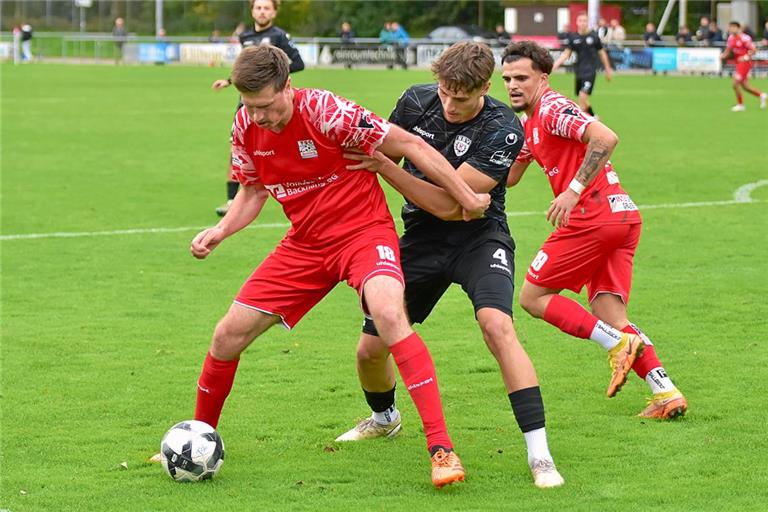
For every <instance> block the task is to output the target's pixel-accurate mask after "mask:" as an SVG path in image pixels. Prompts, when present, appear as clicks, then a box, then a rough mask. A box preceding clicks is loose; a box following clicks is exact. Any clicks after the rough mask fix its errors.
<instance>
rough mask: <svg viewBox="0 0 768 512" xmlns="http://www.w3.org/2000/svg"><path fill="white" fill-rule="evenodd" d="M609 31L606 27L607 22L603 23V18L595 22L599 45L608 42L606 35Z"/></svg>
mask: <svg viewBox="0 0 768 512" xmlns="http://www.w3.org/2000/svg"><path fill="white" fill-rule="evenodd" d="M610 31H611V30H610V28H609V27H608V22H607V21H605V18H600V19H599V20H597V37H599V38H600V42H601V43H607V42H608V33H609V32H610Z"/></svg>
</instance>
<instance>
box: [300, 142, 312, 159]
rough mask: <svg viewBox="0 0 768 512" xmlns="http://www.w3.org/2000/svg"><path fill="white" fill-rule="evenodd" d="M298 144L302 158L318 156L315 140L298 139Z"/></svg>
mask: <svg viewBox="0 0 768 512" xmlns="http://www.w3.org/2000/svg"><path fill="white" fill-rule="evenodd" d="M298 144H299V153H300V154H301V158H304V159H306V158H317V148H316V147H315V143H314V142H313V141H311V140H300V141H298Z"/></svg>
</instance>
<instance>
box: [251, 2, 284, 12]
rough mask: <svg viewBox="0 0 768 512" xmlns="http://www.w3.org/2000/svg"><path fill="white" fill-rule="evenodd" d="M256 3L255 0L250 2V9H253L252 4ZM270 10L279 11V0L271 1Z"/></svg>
mask: <svg viewBox="0 0 768 512" xmlns="http://www.w3.org/2000/svg"><path fill="white" fill-rule="evenodd" d="M255 3H256V0H251V9H253V4H255ZM272 8H273V9H274V10H276V11H279V10H280V0H272Z"/></svg>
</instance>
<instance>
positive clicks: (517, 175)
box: [507, 161, 531, 188]
mask: <svg viewBox="0 0 768 512" xmlns="http://www.w3.org/2000/svg"><path fill="white" fill-rule="evenodd" d="M530 164H531V162H530V161H527V162H520V161H516V162H515V163H513V164H512V167H510V168H509V174H508V175H507V188H509V187H514V186H515V185H517V184H518V183H520V180H521V179H523V174H525V171H526V169H528V166H529V165H530Z"/></svg>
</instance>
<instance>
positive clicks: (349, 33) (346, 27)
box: [339, 21, 355, 46]
mask: <svg viewBox="0 0 768 512" xmlns="http://www.w3.org/2000/svg"><path fill="white" fill-rule="evenodd" d="M339 39H341V45H342V46H351V45H353V44H354V43H355V32H354V31H353V30H352V25H350V24H349V22H348V21H345V22H343V23H342V24H341V30H340V31H339Z"/></svg>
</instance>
